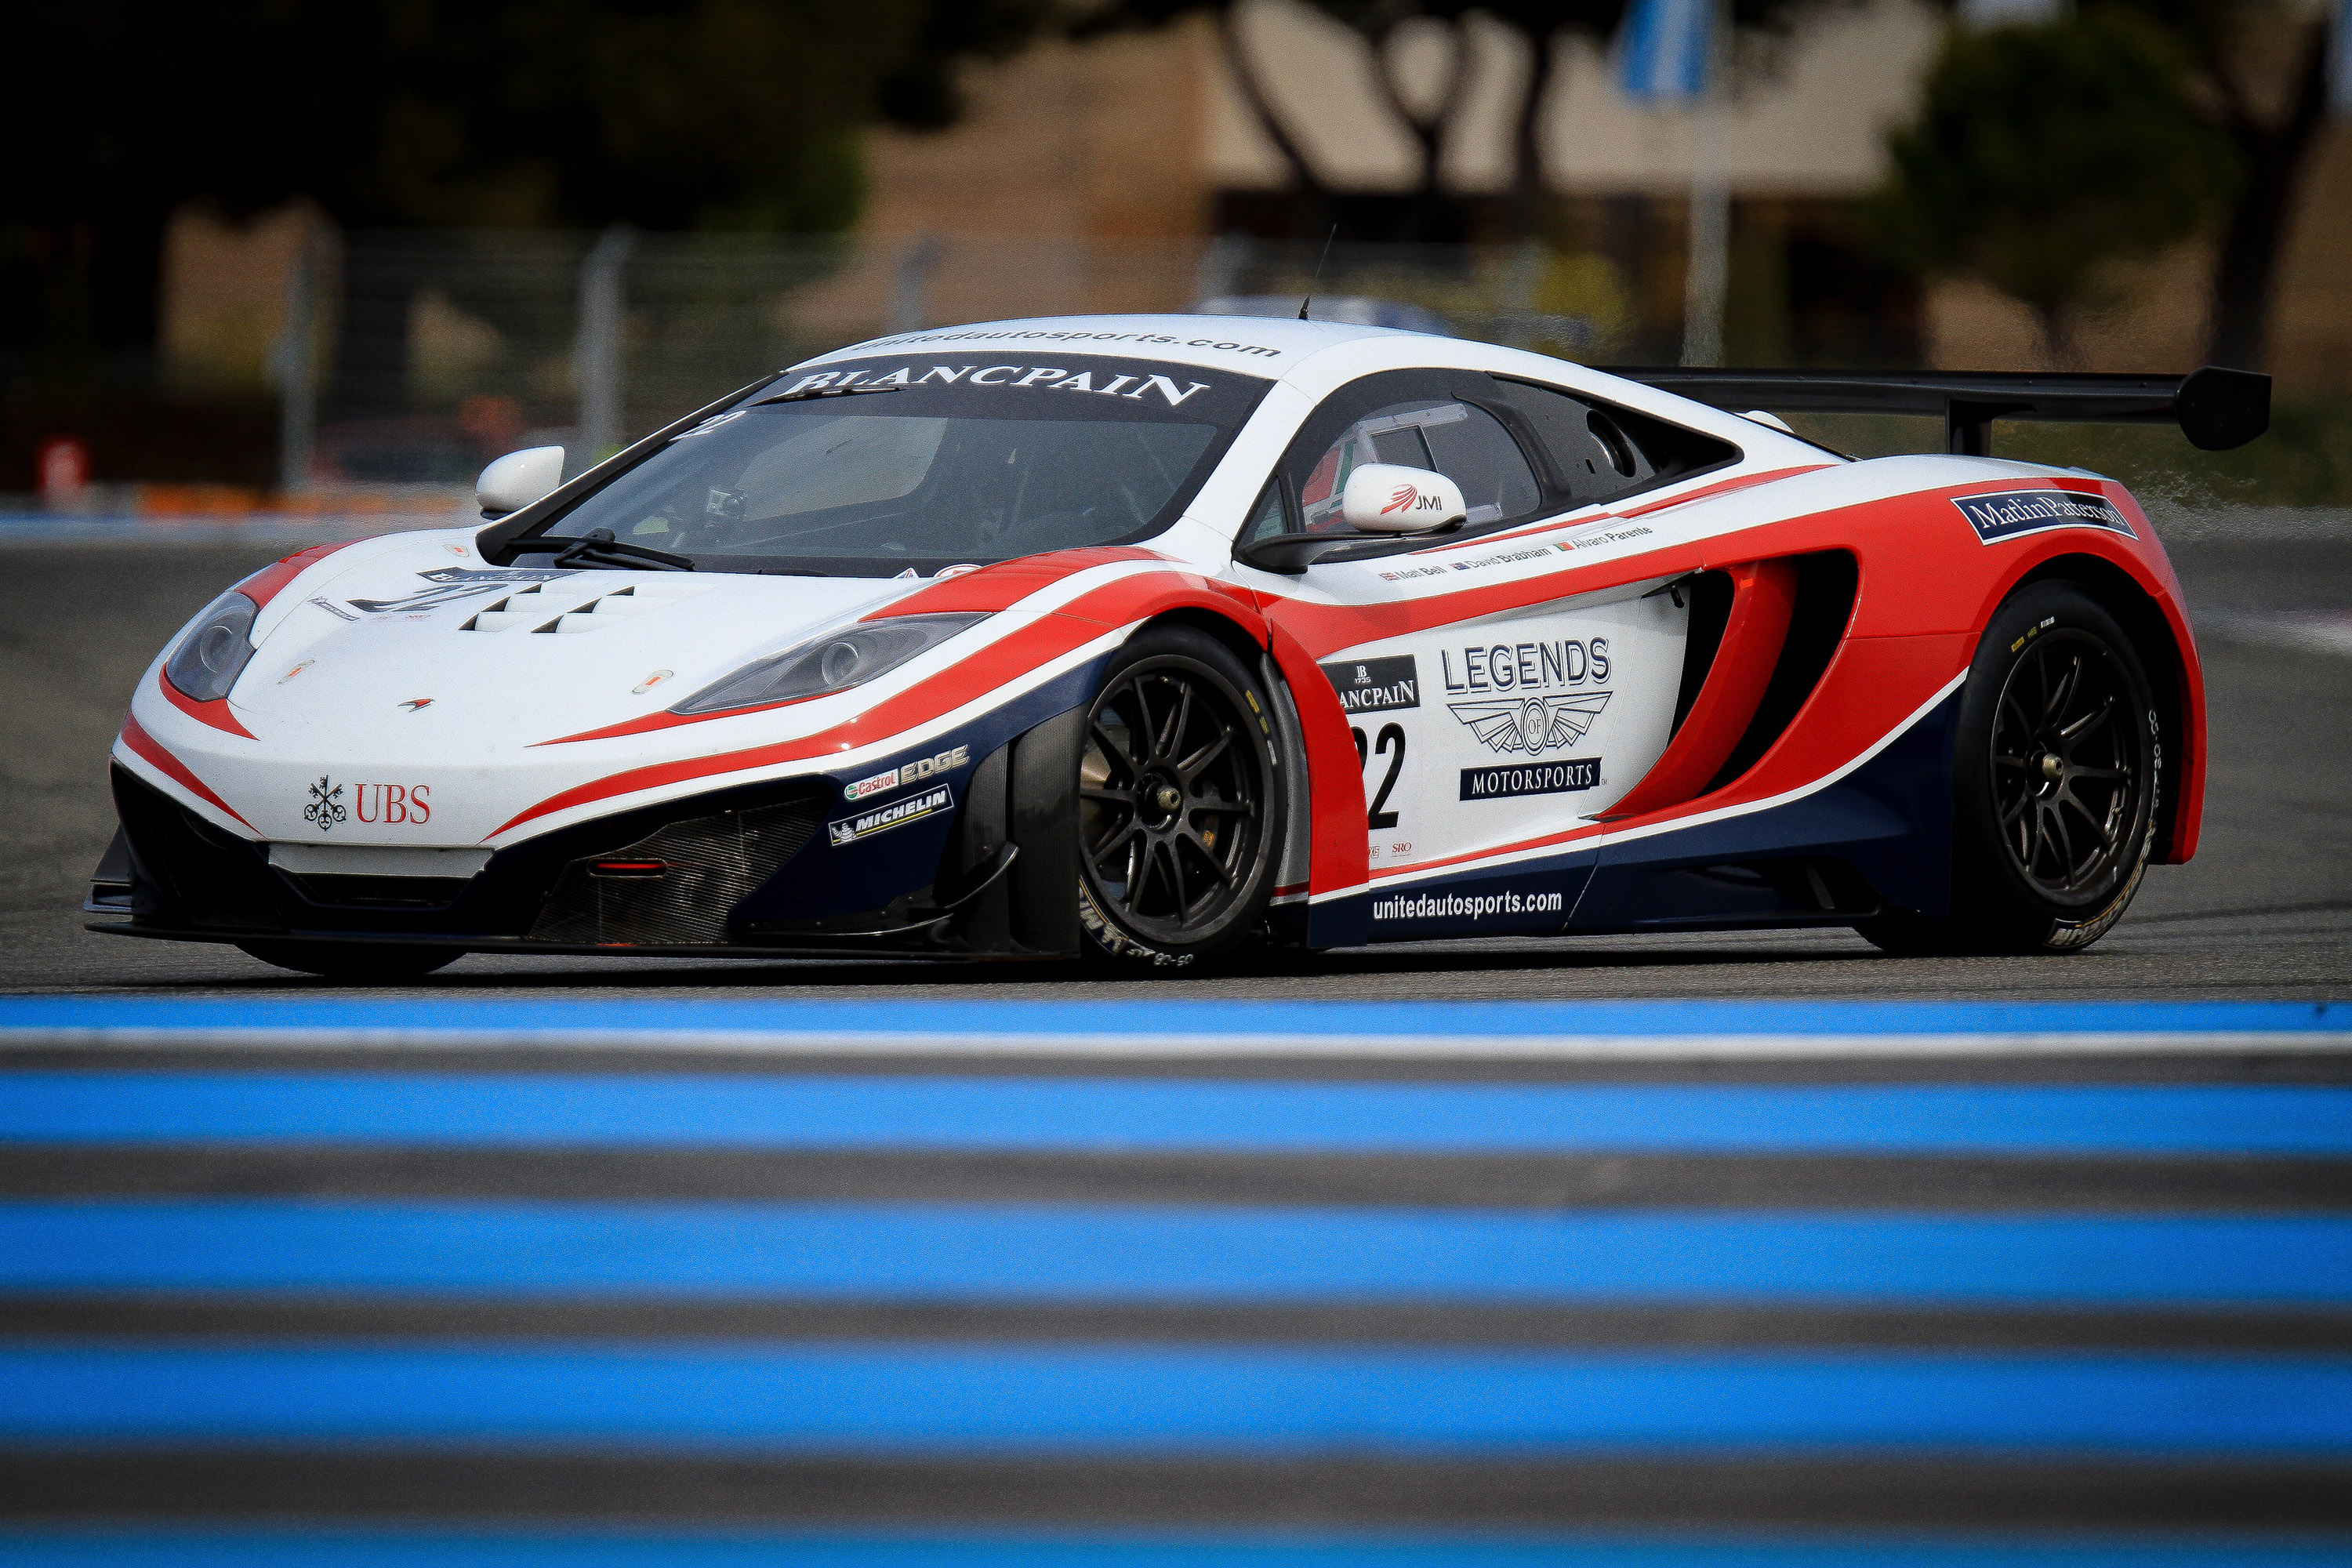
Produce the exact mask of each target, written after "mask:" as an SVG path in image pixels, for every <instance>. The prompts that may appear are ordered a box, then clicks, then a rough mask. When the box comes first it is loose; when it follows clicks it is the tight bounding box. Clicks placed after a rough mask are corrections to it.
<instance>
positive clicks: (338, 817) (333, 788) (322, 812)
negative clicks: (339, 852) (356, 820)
mask: <svg viewBox="0 0 2352 1568" xmlns="http://www.w3.org/2000/svg"><path fill="white" fill-rule="evenodd" d="M350 815H351V814H350V812H348V811H347V810H345V809H344V806H343V786H342V785H341V784H336V783H334V782H332V781H331V780H330V779H329V778H328V777H327V775H326V774H324V773H320V775H319V782H318V783H317V784H312V785H311V786H310V804H309V805H305V806H304V807H303V808H302V820H303V821H305V822H309V823H315V824H316V825H317V826H318V829H319V831H320V832H321V833H328V832H331V831H332V830H333V829H334V826H335V824H337V823H338V822H341V821H342V820H343V819H344V818H345V817H347V816H350Z"/></svg>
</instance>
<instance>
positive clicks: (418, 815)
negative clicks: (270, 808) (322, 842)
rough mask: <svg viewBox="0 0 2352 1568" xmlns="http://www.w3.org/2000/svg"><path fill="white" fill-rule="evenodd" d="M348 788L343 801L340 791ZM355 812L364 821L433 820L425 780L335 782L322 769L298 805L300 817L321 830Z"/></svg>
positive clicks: (429, 790)
mask: <svg viewBox="0 0 2352 1568" xmlns="http://www.w3.org/2000/svg"><path fill="white" fill-rule="evenodd" d="M346 788H348V789H349V790H350V791H351V795H352V798H351V801H350V804H348V805H346V804H345V803H344V800H343V792H344V790H345V789H346ZM354 814H356V815H357V816H358V818H359V820H360V821H362V822H365V823H371V824H374V823H394V824H397V825H402V826H411V827H414V826H422V825H423V824H425V823H427V822H430V821H432V820H433V794H432V786H431V785H429V784H350V785H344V784H337V783H335V782H334V780H333V779H331V778H330V777H329V776H328V775H327V774H325V773H320V775H319V782H318V783H317V784H312V785H311V786H310V802H309V804H308V805H304V806H303V807H302V820H303V821H305V822H307V823H310V824H311V825H312V826H315V827H317V828H318V830H319V831H320V832H321V833H330V832H332V831H333V830H334V827H335V825H336V824H337V823H341V822H349V821H351V820H352V816H353V815H354Z"/></svg>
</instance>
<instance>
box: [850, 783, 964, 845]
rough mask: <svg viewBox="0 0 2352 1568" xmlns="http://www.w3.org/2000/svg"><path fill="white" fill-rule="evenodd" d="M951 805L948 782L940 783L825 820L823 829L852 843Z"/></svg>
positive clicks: (934, 813) (914, 820)
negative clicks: (873, 807)
mask: <svg viewBox="0 0 2352 1568" xmlns="http://www.w3.org/2000/svg"><path fill="white" fill-rule="evenodd" d="M953 805H955V796H953V795H950V794H949V793H948V786H947V785H945V784H941V785H940V787H939V788H937V789H932V790H925V791H924V792H923V793H922V794H921V795H908V797H907V798H906V799H904V800H901V801H894V802H892V803H891V804H890V805H886V806H882V807H879V808H877V809H876V810H873V811H869V812H866V813H864V814H862V815H860V816H852V817H845V818H844V819H843V820H841V821H839V822H828V823H826V824H825V825H824V831H825V834H826V836H827V837H830V838H831V839H832V840H833V842H834V843H835V844H836V845H840V844H855V843H856V842H857V841H858V840H859V839H861V838H871V837H874V836H875V835H876V834H877V833H887V832H889V831H890V829H892V828H894V827H904V826H907V824H908V823H910V822H919V821H921V820H922V819H923V818H924V817H927V816H937V815H938V814H939V813H940V812H942V811H946V810H948V809H950V807H952V806H953Z"/></svg>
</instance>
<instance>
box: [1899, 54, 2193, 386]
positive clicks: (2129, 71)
mask: <svg viewBox="0 0 2352 1568" xmlns="http://www.w3.org/2000/svg"><path fill="white" fill-rule="evenodd" d="M2189 73H2190V65H2189V58H2188V57H2187V54H2186V51H2184V50H2183V49H2182V48H2181V47H2179V43H2178V41H2177V40H2176V39H2174V38H2173V37H2171V36H2170V35H2169V34H2168V33H2167V32H2166V31H2165V30H2164V29H2163V28H2161V27H2159V26H2156V25H2154V24H2152V23H2150V22H2148V21H2147V20H2146V19H2145V18H2142V17H2139V16H2133V15H2130V14H2128V13H2126V12H2125V11H2123V10H2121V9H2120V8H2116V7H2107V8H2103V9H2099V10H2095V11H2085V12H2084V13H2082V14H2081V15H2079V16H2074V17H2071V18H2068V19H2065V20H2061V21H2055V22H2049V23H2042V24H2037V25H2031V26H2008V27H1996V28H1992V29H1990V30H1986V31H1982V32H1974V31H1969V32H1956V33H1954V34H1953V35H1952V36H1951V37H1949V38H1948V40H1947V41H1946V43H1945V46H1944V50H1943V53H1942V55H1941V56H1940V57H1939V58H1937V61H1936V64H1935V66H1934V68H1932V69H1931V70H1930V71H1929V73H1928V76H1927V82H1926V85H1925V89H1924V93H1923V98H1922V101H1921V105H1920V109H1919V113H1918V117H1917V119H1916V120H1915V121H1913V122H1912V123H1911V124H1910V125H1908V126H1906V127H1903V128H1901V129H1898V130H1897V131H1895V132H1894V133H1893V134H1892V135H1890V136H1889V138H1888V143H1887V145H1888V153H1889V157H1890V163H1891V164H1892V170H1891V173H1890V174H1889V176H1888V179H1887V182H1886V184H1885V186H1884V187H1882V189H1881V190H1880V191H1879V192H1878V193H1877V194H1876V195H1874V197H1873V199H1872V202H1871V205H1870V207H1869V209H1868V214H1867V216H1868V219H1869V221H1870V223H1871V226H1872V227H1873V228H1874V230H1875V231H1876V233H1877V235H1878V237H1879V238H1880V240H1881V242H1882V243H1883V244H1884V245H1885V247H1887V248H1888V249H1889V250H1890V251H1891V252H1892V253H1894V254H1895V256H1897V257H1899V258H1902V259H1904V260H1905V261H1906V262H1908V263H1910V264H1911V265H1913V266H1916V268H1919V269H1920V270H1921V271H1922V272H1924V273H1927V274H1929V275H1937V274H1942V275H1954V274H1959V275H1967V276H1973V277H1976V278H1979V279H1983V280H1985V281H1986V282H1989V283H1990V284H1991V285H1992V286H1993V287H1994V288H1996V289H2000V291H2001V292H2003V293H2005V294H2007V295H2009V296H2010V297H2011V298H2012V299H2015V300H2019V301H2020V302H2021V303H2022V304H2024V305H2025V306H2027V307H2028V308H2029V309H2030V310H2032V311H2033V314H2034V317H2035V320H2036V321H2038V322H2039V323H2040V326H2041V330H2042V338H2043V341H2044V342H2045V344H2046V345H2047V347H2048V349H2049V352H2050V353H2051V356H2052V358H2053V360H2054V361H2055V362H2056V363H2059V364H2061V365H2068V366H2071V365H2074V364H2076V363H2079V362H2080V359H2081V354H2080V353H2079V350H2078V347H2077V344H2076V342H2075V339H2074V313H2075V312H2076V310H2078V309H2079V308H2081V307H2082V306H2084V305H2086V304H2089V303H2091V302H2093V301H2094V300H2096V299H2097V298H2098V297H2099V293H2100V289H2101V287H2102V282H2103V274H2104V272H2105V268H2106V267H2107V265H2108V264H2109V263H2110V262H2112V261H2114V260H2116V259H2119V258H2126V257H2132V256H2144V255H2147V254H2150V253H2152V252H2154V251H2157V250H2158V249H2161V248H2162V247H2165V246H2167V245H2169V244H2172V243H2173V242H2175V241H2177V240H2180V239H2183V238H2186V237H2189V235H2191V234H2193V233H2195V232H2196V231H2197V230H2198V228H2199V227H2200V226H2202V225H2203V224H2204V223H2206V222H2207V221H2208V220H2209V219H2210V218H2211V217H2212V216H2214V214H2215V213H2216V212H2217V211H2218V210H2219V209H2220V207H2221V204H2222V203H2223V202H2224V201H2225V200H2226V199H2227V197H2228V195H2229V192H2230V188H2231V183H2232V181H2233V178H2234V174H2235V170H2234V163H2235V160H2234V158H2233V157H2232V154H2231V148H2230V144H2229V142H2228V141H2227V140H2226V138H2224V137H2223V136H2222V135H2221V132H2218V131H2217V130H2215V129H2214V128H2213V127H2212V126H2210V124H2208V123H2207V122H2206V121H2203V120H2201V119H2200V118H2199V117H2198V116H2197V115H2196V114H2195V113H2194V112H2193V111H2192V110H2191V109H2190V89H2189Z"/></svg>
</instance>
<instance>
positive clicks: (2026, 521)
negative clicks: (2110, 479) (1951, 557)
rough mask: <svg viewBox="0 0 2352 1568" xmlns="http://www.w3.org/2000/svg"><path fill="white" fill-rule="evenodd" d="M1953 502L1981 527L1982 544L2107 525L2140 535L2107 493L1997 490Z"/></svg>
mask: <svg viewBox="0 0 2352 1568" xmlns="http://www.w3.org/2000/svg"><path fill="white" fill-rule="evenodd" d="M1952 504H1953V505H1954V506H1956V507H1958V508H1959V509H1960V515H1961V516H1962V517H1964V518H1967V519H1968V520H1969V527H1970V528H1973V529H1975V530H1976V531H1977V542H1978V543H1979V544H1998V543H2000V542H2001V541H2002V540H2004V539H2015V538H2017V537H2019V536H2020V535H2021V534H2027V533H2041V532H2042V531H2045V530H2048V529H2053V528H2104V529H2105V530H2107V531H2109V532H2111V533H2120V534H2122V535H2123V536H2124V537H2125V538H2126V539H2137V538H2138V537H2139V535H2138V534H2137V533H2135V532H2133V531H2132V525H2131V521H2130V520H2129V519H2128V518H2126V517H2125V516H2124V514H2123V511H2122V510H2121V509H2120V508H2118V507H2117V506H2116V503H2115V502H2113V501H2111V500H2108V499H2107V498H2106V497H2105V496H2095V495H2085V494H2084V493H2083V492H2082V491H2081V490H2061V489H2046V490H1994V491H1992V492H1990V493H1989V494H1985V495H1974V496H1954V497H1953V498H1952Z"/></svg>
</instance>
